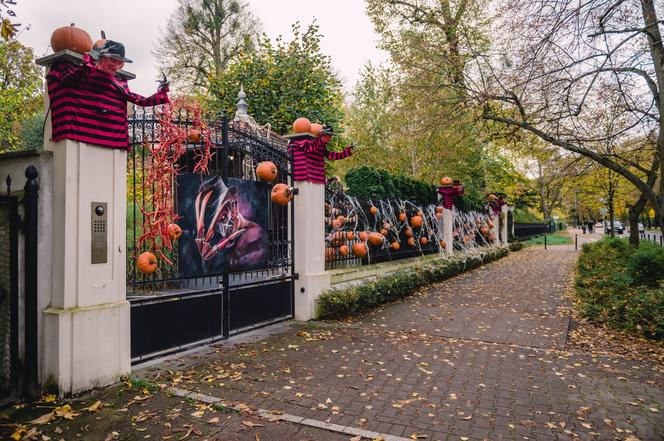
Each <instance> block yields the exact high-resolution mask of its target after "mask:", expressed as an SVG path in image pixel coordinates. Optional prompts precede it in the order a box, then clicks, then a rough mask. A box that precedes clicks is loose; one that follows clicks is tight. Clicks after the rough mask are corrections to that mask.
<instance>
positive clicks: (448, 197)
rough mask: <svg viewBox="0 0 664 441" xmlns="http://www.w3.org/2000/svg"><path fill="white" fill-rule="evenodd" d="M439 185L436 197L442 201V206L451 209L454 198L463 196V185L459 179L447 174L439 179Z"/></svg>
mask: <svg viewBox="0 0 664 441" xmlns="http://www.w3.org/2000/svg"><path fill="white" fill-rule="evenodd" d="M440 184H441V186H440V187H438V190H437V193H438V195H439V196H438V199H439V200H441V201H442V205H443V208H446V209H448V210H451V209H452V207H453V206H454V200H455V199H456V198H457V197H459V196H463V190H464V188H463V185H462V184H461V181H459V180H454V181H453V180H452V178H450V177H449V176H445V177H444V178H442V179H441V180H440Z"/></svg>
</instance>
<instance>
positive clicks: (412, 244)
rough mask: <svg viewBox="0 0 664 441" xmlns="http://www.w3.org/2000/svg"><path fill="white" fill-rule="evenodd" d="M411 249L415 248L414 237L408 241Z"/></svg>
mask: <svg viewBox="0 0 664 441" xmlns="http://www.w3.org/2000/svg"><path fill="white" fill-rule="evenodd" d="M406 243H407V244H408V246H409V247H414V246H415V238H414V237H409V238H408V240H407V241H406Z"/></svg>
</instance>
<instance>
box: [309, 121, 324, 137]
mask: <svg viewBox="0 0 664 441" xmlns="http://www.w3.org/2000/svg"><path fill="white" fill-rule="evenodd" d="M321 130H323V126H322V125H321V124H318V123H311V127H310V128H309V133H311V134H312V135H314V136H318V135H320V131H321Z"/></svg>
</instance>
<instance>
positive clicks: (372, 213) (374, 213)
mask: <svg viewBox="0 0 664 441" xmlns="http://www.w3.org/2000/svg"><path fill="white" fill-rule="evenodd" d="M369 213H371V215H372V216H375V215H377V214H378V208H376V207H374V206H373V205H372V206H371V208H369Z"/></svg>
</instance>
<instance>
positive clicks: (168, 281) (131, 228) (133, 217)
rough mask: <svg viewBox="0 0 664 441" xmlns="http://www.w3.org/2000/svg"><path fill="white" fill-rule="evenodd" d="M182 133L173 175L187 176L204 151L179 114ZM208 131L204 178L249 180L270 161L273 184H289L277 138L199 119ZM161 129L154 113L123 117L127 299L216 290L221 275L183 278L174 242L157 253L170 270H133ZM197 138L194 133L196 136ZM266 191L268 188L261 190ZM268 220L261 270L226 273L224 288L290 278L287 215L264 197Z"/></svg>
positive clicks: (289, 219)
mask: <svg viewBox="0 0 664 441" xmlns="http://www.w3.org/2000/svg"><path fill="white" fill-rule="evenodd" d="M172 123H173V124H175V125H176V126H178V127H181V128H184V129H185V131H186V133H187V136H186V141H185V149H186V152H185V154H184V155H183V156H182V157H181V158H180V159H179V160H178V163H177V164H176V166H177V171H178V174H183V173H192V172H194V168H195V165H196V162H197V158H199V157H200V155H201V154H202V153H203V151H204V150H205V143H204V141H203V140H202V139H199V138H200V137H199V136H190V134H191V133H192V132H194V129H193V119H192V115H191V114H189V113H187V112H179V113H177V114H176V117H175V119H174V120H173V121H172ZM205 124H206V126H207V127H209V129H210V132H209V136H210V138H209V139H210V141H211V144H212V149H211V152H212V156H211V160H210V162H209V163H208V170H207V175H209V176H219V177H221V178H222V179H223V180H224V181H225V180H226V179H228V178H237V179H243V180H254V179H255V178H256V176H255V167H256V165H257V164H258V163H259V162H261V161H266V160H269V161H272V162H273V163H275V165H276V166H277V168H278V170H279V175H278V182H284V183H287V184H288V183H289V182H290V180H291V168H290V162H289V157H288V154H287V149H286V143H285V142H284V141H283V140H282V139H280V138H279V137H277V136H275V135H273V134H269V133H262V132H261V131H259V130H257V129H254V128H253V127H252V126H250V125H247V124H245V123H240V122H229V121H227V119H226V117H225V116H224V115H218V116H216V117H209V118H207V119H206V120H205ZM161 130H162V128H161V124H160V120H159V115H158V113H157V112H156V111H155V109H154V108H147V109H143V108H136V109H135V111H134V113H133V114H132V115H131V116H130V117H129V139H130V144H131V147H132V150H131V152H130V153H129V155H128V161H127V284H128V288H129V292H128V295H133V294H136V295H150V294H151V293H156V292H162V291H169V292H173V291H174V290H181V289H192V288H193V289H196V288H201V289H202V288H205V287H210V286H213V285H215V286H216V285H218V284H219V283H220V282H221V281H220V276H222V275H224V274H226V273H227V272H226V271H221V272H215V271H210V272H206V273H205V274H199V275H195V276H194V275H183V273H182V271H181V269H182V268H181V267H180V264H181V262H180V260H181V259H180V256H179V252H180V247H181V244H180V243H179V242H174V243H173V247H172V249H170V250H168V249H162V250H161V251H162V252H163V253H164V255H165V257H166V258H168V259H169V260H170V261H171V262H172V265H160V266H159V268H158V269H157V271H155V272H154V273H152V274H149V275H148V274H143V273H141V272H140V271H138V270H137V268H136V257H137V256H138V255H139V254H140V253H141V252H143V251H146V249H141V248H140V247H139V238H140V237H141V235H142V234H143V232H144V229H143V226H144V225H145V222H146V221H147V219H146V215H145V212H146V211H149V210H150V208H151V205H152V199H153V198H154V196H155V193H154V192H155V187H154V184H153V183H152V182H149V181H148V179H147V176H148V170H149V168H150V167H151V166H152V165H153V157H152V155H151V154H150V150H151V148H153V147H154V146H156V145H157V144H158V143H159V142H160V133H161ZM196 135H197V134H196ZM178 191H179V188H178V185H177V182H176V180H175V179H173V182H172V194H173V199H174V200H173V204H174V205H175V211H176V212H178ZM266 191H269V187H268V186H267V185H266ZM265 209H266V210H267V216H268V231H267V236H268V239H267V263H266V264H265V265H264V267H262V268H260V269H258V270H252V271H235V272H232V273H230V274H227V275H228V277H229V283H231V284H233V283H245V282H247V281H250V280H256V279H266V278H274V277H278V276H279V275H286V274H291V273H292V264H293V257H292V256H293V251H292V245H293V243H292V236H291V234H290V231H291V229H292V216H289V210H290V209H292V204H291V205H289V206H287V207H281V206H277V205H275V204H272V203H271V201H270V198H269V197H267V205H266V207H265Z"/></svg>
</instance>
